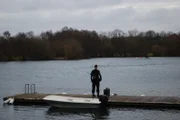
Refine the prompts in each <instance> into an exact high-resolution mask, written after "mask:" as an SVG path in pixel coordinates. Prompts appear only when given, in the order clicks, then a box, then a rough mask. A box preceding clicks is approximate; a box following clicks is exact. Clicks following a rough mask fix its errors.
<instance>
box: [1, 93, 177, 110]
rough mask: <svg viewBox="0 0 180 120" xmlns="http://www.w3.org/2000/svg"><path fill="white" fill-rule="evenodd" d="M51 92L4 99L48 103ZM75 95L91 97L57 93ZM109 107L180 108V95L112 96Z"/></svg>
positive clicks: (19, 102)
mask: <svg viewBox="0 0 180 120" xmlns="http://www.w3.org/2000/svg"><path fill="white" fill-rule="evenodd" d="M47 95H50V94H43V93H25V94H17V95H14V96H8V97H4V98H3V100H4V101H5V100H7V99H8V98H14V104H15V105H17V104H18V105H24V104H28V105H47V103H46V102H45V101H44V100H43V98H44V97H45V96H47ZM55 95H63V96H72V97H73V96H74V97H87V98H89V97H91V95H81V94H55ZM107 106H108V107H143V108H172V109H180V97H170V96H166V97H165V96H119V95H116V96H110V97H109V101H108V103H107Z"/></svg>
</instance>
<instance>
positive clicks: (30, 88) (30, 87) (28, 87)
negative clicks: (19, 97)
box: [25, 84, 36, 93]
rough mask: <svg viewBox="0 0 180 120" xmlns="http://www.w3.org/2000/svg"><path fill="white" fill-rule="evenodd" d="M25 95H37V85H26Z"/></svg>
mask: <svg viewBox="0 0 180 120" xmlns="http://www.w3.org/2000/svg"><path fill="white" fill-rule="evenodd" d="M25 93H36V85H35V84H25Z"/></svg>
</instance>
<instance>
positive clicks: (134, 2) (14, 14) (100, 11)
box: [0, 0, 180, 34]
mask: <svg viewBox="0 0 180 120" xmlns="http://www.w3.org/2000/svg"><path fill="white" fill-rule="evenodd" d="M64 26H68V27H72V28H76V29H88V30H96V31H98V32H103V31H104V32H107V31H112V30H114V29H121V30H123V31H124V32H127V31H128V30H133V29H137V30H138V31H146V30H155V31H157V32H159V31H162V30H163V31H173V32H178V31H180V0H0V33H2V32H4V31H5V30H9V31H10V32H11V33H12V34H16V33H18V32H28V31H34V32H35V33H40V32H42V31H46V30H52V31H56V30H60V29H61V28H62V27H64Z"/></svg>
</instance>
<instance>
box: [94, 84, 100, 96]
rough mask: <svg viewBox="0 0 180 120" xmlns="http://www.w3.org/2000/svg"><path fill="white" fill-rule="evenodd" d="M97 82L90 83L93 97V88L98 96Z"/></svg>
mask: <svg viewBox="0 0 180 120" xmlns="http://www.w3.org/2000/svg"><path fill="white" fill-rule="evenodd" d="M99 86H100V84H99V82H92V94H93V95H94V92H95V88H96V92H97V95H98V96H99Z"/></svg>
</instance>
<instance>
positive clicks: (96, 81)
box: [91, 65, 102, 97]
mask: <svg viewBox="0 0 180 120" xmlns="http://www.w3.org/2000/svg"><path fill="white" fill-rule="evenodd" d="M97 67H98V65H94V69H93V70H92V71H91V83H92V97H95V94H94V92H95V88H96V92H97V97H99V87H100V82H101V80H102V76H101V73H100V71H99V70H98V69H97Z"/></svg>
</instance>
